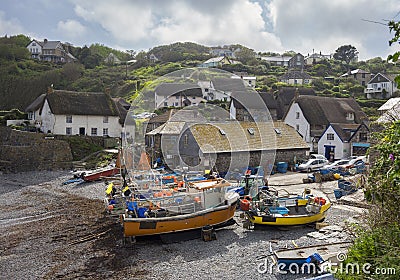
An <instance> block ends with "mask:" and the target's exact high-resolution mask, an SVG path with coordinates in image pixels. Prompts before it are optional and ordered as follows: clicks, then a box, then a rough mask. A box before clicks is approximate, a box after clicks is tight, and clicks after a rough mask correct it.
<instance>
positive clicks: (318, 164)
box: [298, 158, 329, 172]
mask: <svg viewBox="0 0 400 280" xmlns="http://www.w3.org/2000/svg"><path fill="white" fill-rule="evenodd" d="M328 163H329V161H328V160H327V159H315V158H314V159H310V160H308V161H307V162H306V163H302V164H300V165H299V166H298V170H299V171H306V172H311V171H313V170H317V169H320V168H322V167H324V166H325V165H327V164H328Z"/></svg>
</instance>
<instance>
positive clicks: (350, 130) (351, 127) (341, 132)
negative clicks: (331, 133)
mask: <svg viewBox="0 0 400 280" xmlns="http://www.w3.org/2000/svg"><path fill="white" fill-rule="evenodd" d="M331 126H332V128H333V129H334V130H335V131H336V134H337V135H338V136H339V137H340V139H341V140H342V141H343V142H344V141H347V142H348V141H350V139H351V138H352V137H353V135H354V133H355V132H357V130H358V129H359V128H360V127H361V126H363V124H356V123H354V124H343V123H341V124H338V123H335V124H331Z"/></svg>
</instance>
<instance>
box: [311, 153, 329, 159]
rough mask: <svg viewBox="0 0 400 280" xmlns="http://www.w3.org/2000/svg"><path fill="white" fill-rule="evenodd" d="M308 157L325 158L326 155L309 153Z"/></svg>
mask: <svg viewBox="0 0 400 280" xmlns="http://www.w3.org/2000/svg"><path fill="white" fill-rule="evenodd" d="M310 159H326V157H325V156H323V155H319V154H311V155H310Z"/></svg>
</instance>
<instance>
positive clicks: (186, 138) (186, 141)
mask: <svg viewBox="0 0 400 280" xmlns="http://www.w3.org/2000/svg"><path fill="white" fill-rule="evenodd" d="M188 139H189V137H188V135H187V134H185V135H184V136H183V144H184V145H185V146H186V145H187V144H188V143H189V140H188Z"/></svg>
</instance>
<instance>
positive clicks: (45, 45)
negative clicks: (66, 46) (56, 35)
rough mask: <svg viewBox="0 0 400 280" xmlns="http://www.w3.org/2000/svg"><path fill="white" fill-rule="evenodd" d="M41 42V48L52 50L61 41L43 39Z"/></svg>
mask: <svg viewBox="0 0 400 280" xmlns="http://www.w3.org/2000/svg"><path fill="white" fill-rule="evenodd" d="M41 43H42V48H43V49H46V50H54V49H56V48H57V47H58V46H59V45H60V47H61V41H47V42H46V41H45V42H41Z"/></svg>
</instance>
